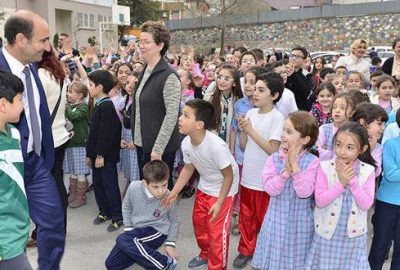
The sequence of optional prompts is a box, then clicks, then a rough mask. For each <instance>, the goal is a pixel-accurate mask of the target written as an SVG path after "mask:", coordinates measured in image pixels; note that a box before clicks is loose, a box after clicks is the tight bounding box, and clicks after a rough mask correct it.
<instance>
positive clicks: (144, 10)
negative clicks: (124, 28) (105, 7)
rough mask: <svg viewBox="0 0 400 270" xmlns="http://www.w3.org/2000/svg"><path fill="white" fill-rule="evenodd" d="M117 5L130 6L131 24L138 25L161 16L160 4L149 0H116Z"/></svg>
mask: <svg viewBox="0 0 400 270" xmlns="http://www.w3.org/2000/svg"><path fill="white" fill-rule="evenodd" d="M118 5H122V6H127V7H130V8H131V26H139V25H141V24H142V23H144V22H145V21H148V20H159V19H160V18H161V15H162V14H161V10H160V4H159V3H157V2H151V1H150V0H118Z"/></svg>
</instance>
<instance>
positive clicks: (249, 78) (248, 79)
mask: <svg viewBox="0 0 400 270" xmlns="http://www.w3.org/2000/svg"><path fill="white" fill-rule="evenodd" d="M255 90H256V75H254V73H252V72H247V73H246V75H245V76H244V94H245V95H246V96H248V97H252V96H253V94H254V91H255Z"/></svg>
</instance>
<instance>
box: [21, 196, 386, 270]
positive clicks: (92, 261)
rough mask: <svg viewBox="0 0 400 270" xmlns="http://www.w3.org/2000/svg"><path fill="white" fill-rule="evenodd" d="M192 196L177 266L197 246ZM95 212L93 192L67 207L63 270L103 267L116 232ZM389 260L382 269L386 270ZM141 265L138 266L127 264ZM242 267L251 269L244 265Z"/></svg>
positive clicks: (234, 240) (183, 265) (185, 207)
mask: <svg viewBox="0 0 400 270" xmlns="http://www.w3.org/2000/svg"><path fill="white" fill-rule="evenodd" d="M193 201H194V200H193V198H191V199H185V200H181V202H180V209H181V230H180V238H179V242H178V246H177V250H178V252H179V253H180V255H181V260H180V261H179V264H178V267H177V269H178V270H183V269H188V267H187V262H188V261H189V260H190V259H191V258H192V257H194V256H195V255H197V254H198V251H199V250H198V247H197V244H196V240H195V238H194V234H193V226H192V221H191V211H192V208H193ZM96 214H97V207H96V202H95V200H94V195H93V192H90V193H89V194H88V204H87V205H85V206H83V207H81V208H79V209H69V212H68V235H67V242H66V249H65V253H64V258H63V260H62V263H61V269H62V270H100V269H105V266H104V261H105V258H106V257H107V255H108V253H109V252H110V250H111V248H112V247H113V245H114V242H115V238H116V237H117V235H118V234H119V232H120V231H119V232H114V233H109V232H107V231H106V227H107V226H108V223H107V224H102V225H97V226H95V225H92V220H93V219H94V218H95V216H96ZM238 242H239V237H238V236H231V242H230V248H229V264H228V269H233V267H232V262H233V259H234V258H235V257H236V255H237V251H236V250H237V245H238ZM28 257H29V260H30V262H31V264H32V266H33V267H34V269H37V264H36V258H37V251H36V249H28ZM389 268H390V267H389V263H388V262H387V263H386V264H385V267H384V268H383V269H385V270H389ZM129 269H131V270H134V269H142V268H141V267H139V266H133V267H131V268H129ZM245 269H251V267H250V266H247V267H246V268H245Z"/></svg>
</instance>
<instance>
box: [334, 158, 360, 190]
mask: <svg viewBox="0 0 400 270" xmlns="http://www.w3.org/2000/svg"><path fill="white" fill-rule="evenodd" d="M336 173H337V174H338V178H339V181H340V183H342V185H343V187H346V186H347V185H348V184H349V182H350V180H351V178H353V177H354V176H355V171H354V168H353V165H352V164H345V163H344V162H343V161H341V160H338V159H336Z"/></svg>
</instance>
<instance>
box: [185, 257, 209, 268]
mask: <svg viewBox="0 0 400 270" xmlns="http://www.w3.org/2000/svg"><path fill="white" fill-rule="evenodd" d="M205 265H207V261H206V260H204V259H202V258H200V256H196V257H194V258H193V259H191V260H190V261H189V264H188V266H189V268H200V267H203V266H205Z"/></svg>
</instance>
